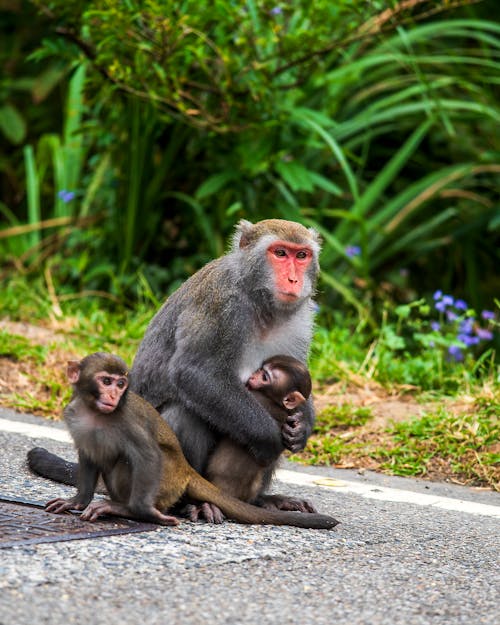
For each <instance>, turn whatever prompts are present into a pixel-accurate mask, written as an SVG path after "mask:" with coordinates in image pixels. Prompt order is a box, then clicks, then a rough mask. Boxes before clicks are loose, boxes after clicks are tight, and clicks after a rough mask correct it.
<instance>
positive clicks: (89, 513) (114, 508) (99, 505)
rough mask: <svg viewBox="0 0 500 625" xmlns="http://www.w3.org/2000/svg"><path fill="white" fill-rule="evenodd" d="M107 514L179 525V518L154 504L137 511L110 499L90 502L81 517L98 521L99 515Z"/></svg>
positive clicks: (161, 523)
mask: <svg viewBox="0 0 500 625" xmlns="http://www.w3.org/2000/svg"><path fill="white" fill-rule="evenodd" d="M106 514H110V515H112V516H123V517H126V518H129V519H130V518H131V519H141V520H142V521H152V522H153V523H158V524H160V525H179V519H177V518H176V517H174V516H169V515H166V514H163V513H161V512H160V511H159V510H157V509H156V508H154V507H153V506H151V507H150V508H144V510H140V511H137V512H135V511H132V510H130V508H128V507H127V506H125V505H124V504H121V503H118V502H116V501H110V500H109V499H104V500H100V501H93V502H92V503H90V504H89V505H88V506H87V507H86V508H85V510H84V511H83V512H82V515H81V519H82V520H84V521H96V520H97V519H98V518H99V517H101V516H104V515H106Z"/></svg>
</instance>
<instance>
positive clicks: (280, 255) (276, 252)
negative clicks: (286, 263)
mask: <svg viewBox="0 0 500 625" xmlns="http://www.w3.org/2000/svg"><path fill="white" fill-rule="evenodd" d="M274 255H275V256H277V257H278V258H284V257H285V256H286V250H284V249H282V248H280V247H279V248H278V249H276V250H274Z"/></svg>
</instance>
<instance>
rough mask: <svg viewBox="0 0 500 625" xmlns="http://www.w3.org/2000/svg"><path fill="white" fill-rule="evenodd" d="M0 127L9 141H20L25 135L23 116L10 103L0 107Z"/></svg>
mask: <svg viewBox="0 0 500 625" xmlns="http://www.w3.org/2000/svg"><path fill="white" fill-rule="evenodd" d="M0 129H1V130H2V132H3V133H4V135H5V136H6V137H7V139H8V140H9V141H10V142H11V143H15V144H19V143H22V141H24V138H25V137H26V122H25V121H24V117H23V116H22V115H21V113H19V111H18V110H17V109H16V108H15V107H14V106H13V105H12V104H4V106H2V107H0Z"/></svg>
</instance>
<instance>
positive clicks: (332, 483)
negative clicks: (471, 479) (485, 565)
mask: <svg viewBox="0 0 500 625" xmlns="http://www.w3.org/2000/svg"><path fill="white" fill-rule="evenodd" d="M276 477H277V478H278V479H279V480H282V481H283V482H288V483H289V484H299V485H303V486H320V487H322V488H330V489H331V488H335V489H338V492H339V493H342V492H343V493H354V494H356V495H361V496H362V497H366V498H368V499H377V500H379V501H394V502H401V503H412V504H416V505H418V506H432V507H433V508H441V509H443V510H455V511H457V512H467V513H469V514H483V515H486V516H493V517H498V518H500V506H491V505H488V504H484V503H475V502H474V501H466V500H464V499H453V498H452V497H442V496H440V495H426V494H423V493H416V492H413V491H410V490H402V489H399V488H387V487H386V486H377V485H376V484H366V483H362V482H350V481H347V480H336V479H332V478H325V477H322V476H320V475H312V474H309V473H297V472H295V471H287V470H286V469H278V471H276Z"/></svg>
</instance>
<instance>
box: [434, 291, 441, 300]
mask: <svg viewBox="0 0 500 625" xmlns="http://www.w3.org/2000/svg"><path fill="white" fill-rule="evenodd" d="M432 297H433V298H434V299H435V300H437V299H441V298H442V297H443V291H436V292H435V293H434V295H433V296H432Z"/></svg>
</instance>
